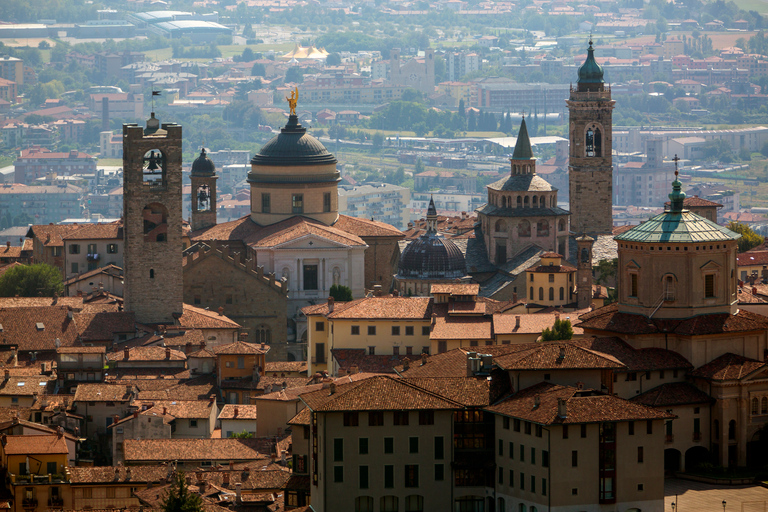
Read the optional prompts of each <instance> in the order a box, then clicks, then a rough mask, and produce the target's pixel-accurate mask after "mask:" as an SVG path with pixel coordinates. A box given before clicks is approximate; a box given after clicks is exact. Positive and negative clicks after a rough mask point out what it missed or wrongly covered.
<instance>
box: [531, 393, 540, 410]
mask: <svg viewBox="0 0 768 512" xmlns="http://www.w3.org/2000/svg"><path fill="white" fill-rule="evenodd" d="M540 405H541V397H540V396H539V395H536V396H534V397H533V408H534V409H538V408H539V406H540Z"/></svg>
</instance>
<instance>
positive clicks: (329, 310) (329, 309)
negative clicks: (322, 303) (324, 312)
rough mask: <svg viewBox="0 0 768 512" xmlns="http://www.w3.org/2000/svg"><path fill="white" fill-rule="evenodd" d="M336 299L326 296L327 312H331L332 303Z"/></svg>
mask: <svg viewBox="0 0 768 512" xmlns="http://www.w3.org/2000/svg"><path fill="white" fill-rule="evenodd" d="M335 301H336V299H334V298H333V297H328V313H333V304H334V302H335Z"/></svg>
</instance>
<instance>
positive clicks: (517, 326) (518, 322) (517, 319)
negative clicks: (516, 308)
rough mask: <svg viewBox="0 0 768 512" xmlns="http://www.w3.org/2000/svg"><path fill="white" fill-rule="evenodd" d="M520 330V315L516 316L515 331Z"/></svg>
mask: <svg viewBox="0 0 768 512" xmlns="http://www.w3.org/2000/svg"><path fill="white" fill-rule="evenodd" d="M519 328H520V315H516V316H515V329H519Z"/></svg>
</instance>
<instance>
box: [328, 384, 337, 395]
mask: <svg viewBox="0 0 768 512" xmlns="http://www.w3.org/2000/svg"><path fill="white" fill-rule="evenodd" d="M329 387H330V388H331V389H330V393H328V394H329V395H334V394H336V383H335V382H331V385H330V386H329Z"/></svg>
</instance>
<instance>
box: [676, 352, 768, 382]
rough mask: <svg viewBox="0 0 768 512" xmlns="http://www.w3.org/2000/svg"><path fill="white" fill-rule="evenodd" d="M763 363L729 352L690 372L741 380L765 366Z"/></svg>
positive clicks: (716, 378)
mask: <svg viewBox="0 0 768 512" xmlns="http://www.w3.org/2000/svg"><path fill="white" fill-rule="evenodd" d="M765 365H766V363H764V362H762V361H757V360H755V359H750V358H748V357H744V356H740V355H737V354H733V353H730V352H729V353H727V354H723V355H722V356H720V357H718V358H716V359H714V360H712V361H710V362H709V363H707V364H705V365H704V366H700V367H699V368H696V369H695V370H693V372H691V376H692V377H697V378H701V379H707V380H717V381H726V380H741V379H743V378H745V377H747V376H748V375H751V374H753V373H754V372H756V371H757V370H761V369H763V368H765Z"/></svg>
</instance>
